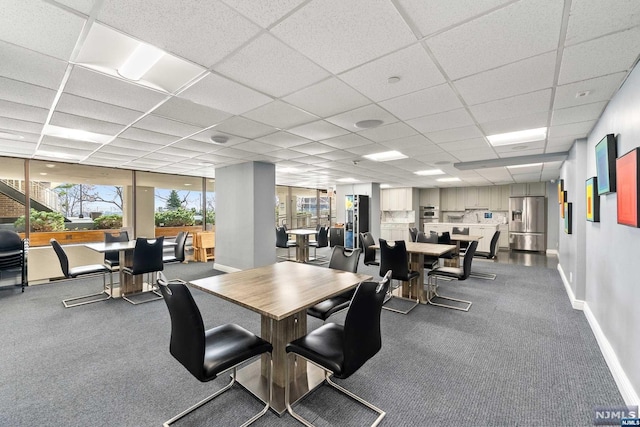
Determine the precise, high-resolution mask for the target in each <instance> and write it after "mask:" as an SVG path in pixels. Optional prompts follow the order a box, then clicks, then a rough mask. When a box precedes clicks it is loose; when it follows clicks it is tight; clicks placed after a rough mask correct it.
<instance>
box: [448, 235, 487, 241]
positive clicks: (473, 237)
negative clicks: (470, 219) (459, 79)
mask: <svg viewBox="0 0 640 427" xmlns="http://www.w3.org/2000/svg"><path fill="white" fill-rule="evenodd" d="M483 237H484V236H481V235H479V234H471V235H468V234H452V235H451V240H455V241H458V242H475V241H476V240H480V239H482V238H483Z"/></svg>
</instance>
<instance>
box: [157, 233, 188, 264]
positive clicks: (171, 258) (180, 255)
mask: <svg viewBox="0 0 640 427" xmlns="http://www.w3.org/2000/svg"><path fill="white" fill-rule="evenodd" d="M187 237H189V232H188V231H181V232H179V233H178V235H177V236H176V245H175V246H174V247H173V255H166V256H163V257H162V262H164V263H168V262H184V260H185V255H184V247H185V245H186V243H187Z"/></svg>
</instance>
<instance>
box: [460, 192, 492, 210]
mask: <svg viewBox="0 0 640 427" xmlns="http://www.w3.org/2000/svg"><path fill="white" fill-rule="evenodd" d="M490 204H491V188H490V187H464V207H465V209H481V208H484V209H489V205H490Z"/></svg>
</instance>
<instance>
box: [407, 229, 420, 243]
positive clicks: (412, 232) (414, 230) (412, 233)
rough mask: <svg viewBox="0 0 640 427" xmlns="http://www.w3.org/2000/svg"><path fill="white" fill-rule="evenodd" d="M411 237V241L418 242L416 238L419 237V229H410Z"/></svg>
mask: <svg viewBox="0 0 640 427" xmlns="http://www.w3.org/2000/svg"><path fill="white" fill-rule="evenodd" d="M409 235H410V236H411V241H412V242H415V241H416V236H417V235H418V229H417V228H415V227H409Z"/></svg>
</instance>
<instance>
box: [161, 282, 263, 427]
mask: <svg viewBox="0 0 640 427" xmlns="http://www.w3.org/2000/svg"><path fill="white" fill-rule="evenodd" d="M157 284H158V287H159V288H160V292H162V295H163V296H164V302H165V303H166V304H167V308H168V309H169V315H170V317H171V341H170V345H169V352H170V353H171V355H172V356H173V357H174V358H176V360H178V362H180V363H181V364H182V366H184V367H185V368H186V369H187V370H188V371H189V372H190V373H191V375H193V376H194V377H196V378H197V379H198V380H199V381H202V382H206V381H211V380H213V379H215V378H216V377H217V376H218V375H220V374H222V373H224V372H226V371H229V370H231V369H232V370H233V374H232V375H231V381H230V382H229V384H227V385H226V386H225V387H223V388H222V389H221V390H219V391H217V392H215V393H214V394H213V395H211V396H209V397H207V398H206V399H204V400H202V401H200V402H198V403H196V404H195V405H193V406H191V407H190V408H189V409H187V410H185V411H183V412H181V413H180V414H178V415H176V416H175V417H173V418H171V419H170V420H169V421H166V422H165V423H164V424H163V425H164V426H169V425H171V424H172V423H174V422H176V421H177V420H179V419H181V418H182V417H184V416H185V415H187V414H189V413H191V412H193V411H194V410H196V409H198V408H199V407H201V406H202V405H204V404H205V403H207V402H209V401H211V400H213V399H215V398H216V397H218V396H219V395H220V394H222V393H224V392H225V391H227V390H229V389H230V388H231V386H233V384H234V383H235V380H236V368H237V366H238V365H239V364H242V363H244V362H246V361H248V360H250V359H253V358H255V357H257V356H260V355H261V354H265V353H266V354H267V355H268V359H269V361H268V363H269V365H268V366H269V399H268V400H267V402H266V405H265V407H264V408H263V409H262V411H260V412H259V413H258V414H256V415H255V416H253V417H252V418H251V419H250V420H249V421H247V422H245V423H244V424H243V426H246V425H249V424H251V423H252V422H254V421H255V420H257V419H258V418H260V417H261V416H262V415H264V414H265V413H266V412H267V410H269V402H270V401H271V370H272V364H271V351H272V349H273V346H272V345H271V344H270V343H269V342H267V341H265V340H263V339H262V338H260V337H258V336H256V335H254V334H252V333H251V332H249V331H247V330H246V329H244V328H243V327H241V326H238V325H236V324H232V323H228V324H225V325H221V326H217V327H215V328H211V329H207V330H205V329H204V322H203V321H202V315H201V314H200V310H199V309H198V306H197V305H196V303H195V301H194V300H193V297H192V295H191V292H189V289H188V288H187V286H186V285H185V284H184V282H182V281H177V280H172V281H170V282H169V281H167V279H166V278H165V277H164V274H162V273H158V281H157Z"/></svg>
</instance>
